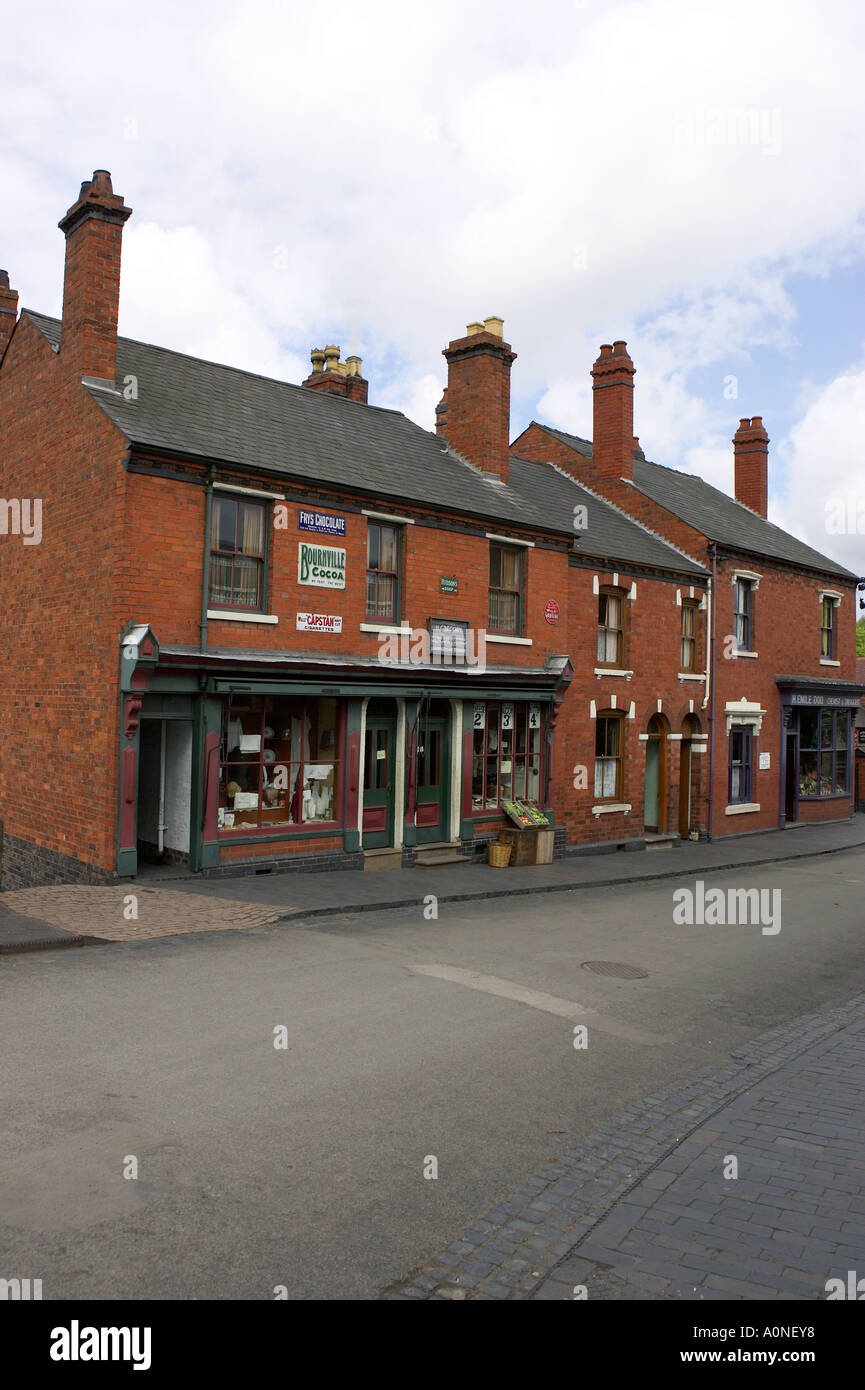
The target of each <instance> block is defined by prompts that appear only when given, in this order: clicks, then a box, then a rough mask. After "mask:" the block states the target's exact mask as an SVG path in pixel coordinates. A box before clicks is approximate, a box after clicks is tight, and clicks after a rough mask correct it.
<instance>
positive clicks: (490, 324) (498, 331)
mask: <svg viewBox="0 0 865 1390" xmlns="http://www.w3.org/2000/svg"><path fill="white" fill-rule="evenodd" d="M484 328H485V329H486V331H487V333H492V334H493V336H494V337H496V338H503V337H504V335H505V321H504V319H500V318H499V317H498V315H497V314H493V315H492V317H491V318H488V319H484Z"/></svg>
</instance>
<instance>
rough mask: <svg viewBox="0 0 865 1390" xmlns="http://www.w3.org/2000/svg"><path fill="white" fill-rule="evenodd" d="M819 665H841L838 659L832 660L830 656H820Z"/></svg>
mask: <svg viewBox="0 0 865 1390" xmlns="http://www.w3.org/2000/svg"><path fill="white" fill-rule="evenodd" d="M820 665H821V666H840V665H841V662H840V661H833V660H832V658H831V657H830V656H821V658H820Z"/></svg>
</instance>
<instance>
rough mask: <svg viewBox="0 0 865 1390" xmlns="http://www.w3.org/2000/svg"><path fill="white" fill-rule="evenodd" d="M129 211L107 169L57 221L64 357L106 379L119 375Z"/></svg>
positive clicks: (98, 172)
mask: <svg viewBox="0 0 865 1390" xmlns="http://www.w3.org/2000/svg"><path fill="white" fill-rule="evenodd" d="M131 212H132V209H131V208H128V207H126V205H125V203H124V201H123V199H122V198H120V197H118V196H117V194H116V193H115V192H114V190H113V188H112V187H111V175H110V174H109V172H108V170H107V169H96V170H94V173H93V178H92V179H89V180H85V182H84V183H82V185H81V192H80V193H79V195H78V200H77V201H76V202H75V203H73V204H72V207H71V208H70V209H69V211H68V212H67V213H66V216H65V217H64V218H63V219H62V220H61V221H60V222H59V223H58V224H57V225H58V226H59V228H60V230H61V232H63V233H64V234H65V236H66V271H65V274H64V278H63V327H62V330H61V334H60V357H61V361H65V362H66V363H67V364H68V365H69V366H70V367H72V368H74V370H75V371H76V372H77V373H79V374H80V375H81V376H92V377H98V378H99V379H100V380H102V381H110V382H113V381H114V378H115V373H116V365H117V310H118V306H119V303H120V243H121V239H122V236H123V224H124V223H125V221H126V219H127V218H128V217H129V216H130V214H131Z"/></svg>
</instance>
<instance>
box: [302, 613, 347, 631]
mask: <svg viewBox="0 0 865 1390" xmlns="http://www.w3.org/2000/svg"><path fill="white" fill-rule="evenodd" d="M297 631H298V632H342V617H341V616H338V615H335V614H333V613H298V615H297Z"/></svg>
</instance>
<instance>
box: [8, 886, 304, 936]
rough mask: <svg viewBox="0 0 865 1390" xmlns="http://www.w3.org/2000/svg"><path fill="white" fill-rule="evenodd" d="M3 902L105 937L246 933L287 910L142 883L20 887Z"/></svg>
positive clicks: (65, 927)
mask: <svg viewBox="0 0 865 1390" xmlns="http://www.w3.org/2000/svg"><path fill="white" fill-rule="evenodd" d="M133 898H134V900H135V901H134V904H133V903H132V901H131V899H133ZM3 906H4V907H5V908H7V909H8V910H9V911H10V912H14V913H15V914H16V916H21V917H30V918H37V919H38V920H39V921H40V922H41V923H48V924H49V926H50V927H54V928H55V929H57V930H59V931H60V932H63V933H69V934H72V935H74V936H76V937H81V936H85V937H96V938H98V939H99V940H100V941H143V940H146V939H148V938H150V937H157V936H180V935H183V934H185V933H187V932H210V931H245V930H246V929H247V928H248V927H259V926H261V925H262V924H264V923H266V922H276V921H278V920H279V918H280V916H281V915H282V912H283V911H287V910H288V909H282V911H280V910H278V909H276V908H274V907H273V906H271V905H269V904H267V903H250V902H236V901H232V902H230V903H226V902H225V901H224V900H221V899H219V898H209V897H203V896H198V895H197V894H194V893H170V892H169V891H168V890H167V889H165V888H151V887H148V886H145V885H144V884H141V883H130V884H125V885H121V884H116V885H115V884H112V885H111V886H109V887H107V888H88V887H75V886H71V885H68V886H63V887H59V888H20V889H18V890H17V891H16V892H11V893H4V894H3ZM132 911H135V912H137V917H131V916H126V915H125V914H126V913H131V912H132ZM51 940H52V944H57V942H58V941H61V940H62V937H58V936H57V932H56V931H55V933H53V934H52V938H51Z"/></svg>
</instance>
